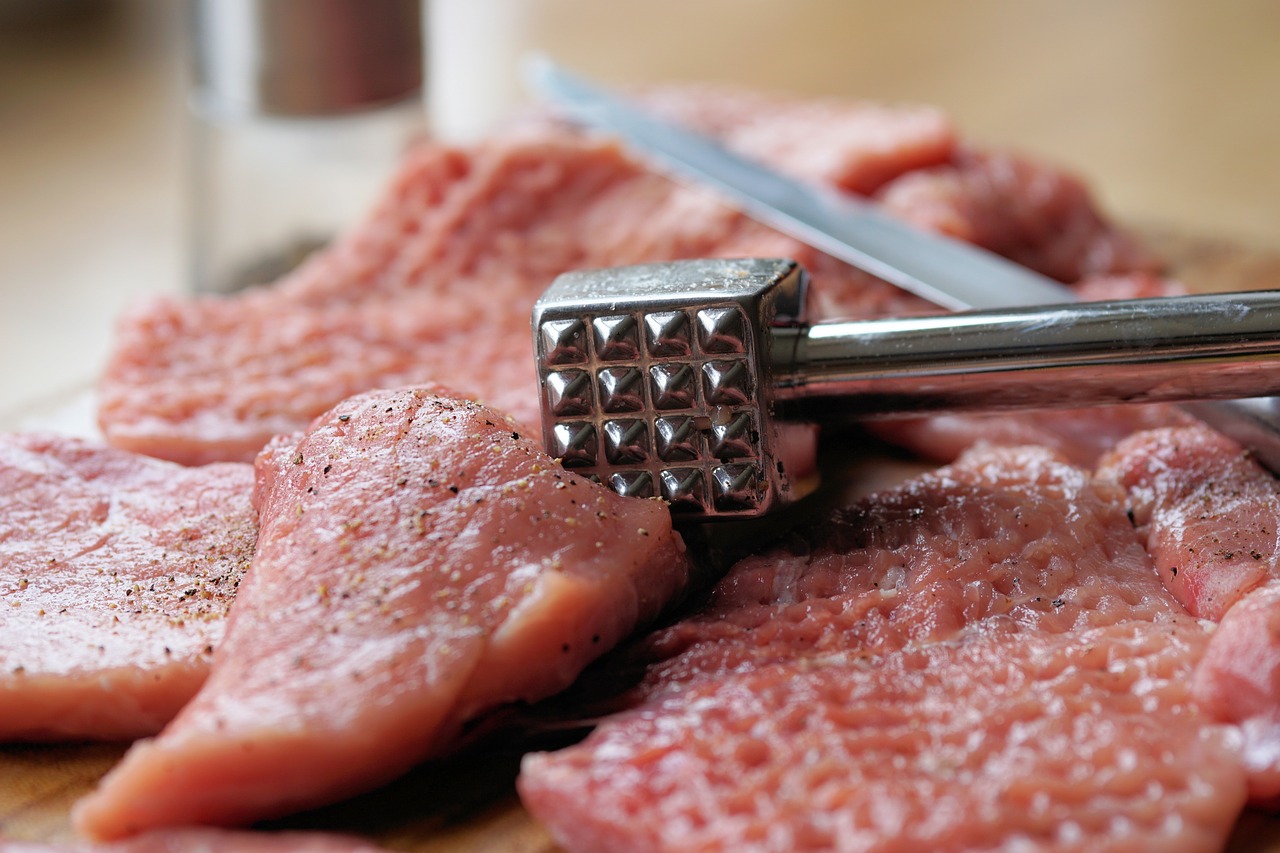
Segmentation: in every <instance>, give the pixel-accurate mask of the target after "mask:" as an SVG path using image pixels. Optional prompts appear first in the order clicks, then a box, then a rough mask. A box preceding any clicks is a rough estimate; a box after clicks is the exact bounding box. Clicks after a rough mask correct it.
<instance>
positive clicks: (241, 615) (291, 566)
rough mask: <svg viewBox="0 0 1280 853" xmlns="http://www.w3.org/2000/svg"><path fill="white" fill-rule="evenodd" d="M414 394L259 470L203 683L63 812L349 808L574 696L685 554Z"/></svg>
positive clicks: (119, 818) (491, 417) (435, 400)
mask: <svg viewBox="0 0 1280 853" xmlns="http://www.w3.org/2000/svg"><path fill="white" fill-rule="evenodd" d="M518 429H519V427H518V426H517V425H516V424H515V423H514V421H511V420H509V419H507V418H506V417H504V416H502V415H499V414H497V413H495V412H493V411H492V410H489V409H486V408H485V407H483V406H480V405H478V404H476V403H472V402H467V401H463V400H457V399H452V398H448V397H441V396H436V395H435V394H434V393H432V392H430V391H428V390H424V389H418V388H413V389H405V390H400V391H387V392H370V393H368V394H365V395H361V396H358V397H355V398H353V399H350V400H347V401H344V402H343V403H341V404H339V405H338V406H337V407H335V408H334V409H333V410H331V411H329V412H327V413H326V414H324V415H322V416H321V417H320V418H318V419H317V420H316V421H315V422H314V423H313V424H312V426H311V427H310V429H309V430H308V431H307V432H306V433H305V434H303V435H299V436H295V437H293V438H292V439H287V438H284V439H279V440H277V441H275V442H273V444H272V445H271V446H269V447H268V448H267V449H266V450H264V452H263V453H262V455H261V456H260V457H259V459H258V463H257V487H256V490H255V501H256V503H257V505H258V508H259V513H260V523H261V535H260V537H259V542H258V549H257V553H256V554H255V556H254V562H253V566H252V570H251V571H250V573H249V576H248V578H247V579H246V582H245V583H244V585H243V586H242V588H241V591H240V594H239V596H238V598H237V601H236V607H235V609H234V612H233V615H232V619H231V623H230V625H229V626H228V630H227V636H226V640H225V642H224V644H223V646H222V647H220V649H219V651H218V654H217V656H216V658H215V662H214V668H213V672H212V674H211V675H210V677H209V680H208V681H207V683H206V684H205V686H204V687H203V688H202V689H201V691H200V693H199V694H198V695H197V696H196V697H195V699H193V700H192V701H191V703H190V704H188V705H187V706H186V707H185V708H184V709H183V711H182V713H181V714H180V715H179V716H178V717H177V718H176V719H175V720H174V721H173V723H172V724H170V726H169V727H167V728H166V729H165V731H164V732H162V733H161V734H160V736H159V737H157V738H156V739H154V740H151V741H144V742H141V743H139V744H137V745H135V746H134V748H133V749H132V750H130V752H129V753H128V754H127V755H126V756H125V758H124V760H123V762H122V763H121V764H120V765H119V766H118V767H117V768H115V769H114V770H113V771H112V772H111V773H110V774H108V775H107V777H106V778H105V779H104V781H103V782H102V784H101V786H100V787H99V788H98V790H97V791H96V792H94V793H93V794H91V795H90V796H89V797H88V798H86V799H85V800H84V801H82V802H81V803H80V804H79V805H78V807H77V809H76V811H75V815H74V817H75V823H76V825H77V827H78V828H79V829H80V830H81V831H83V832H85V833H87V834H89V835H90V836H92V837H96V838H102V839H111V838H118V837H121V836H124V835H129V834H132V833H136V832H139V831H142V830H145V829H147V828H150V827H158V826H176V825H182V824H191V823H201V824H238V823H247V822H249V821H253V820H256V819H260V818H266V817H271V816H278V815H283V814H288V813H291V812H294V811H297V810H300V809H303V808H307V807H310V806H316V805H319V804H322V803H327V802H332V801H335V800H339V799H342V798H344V797H347V796H349V795H352V794H354V793H357V792H359V791H363V790H367V789H369V788H372V787H375V786H377V785H379V784H381V783H383V782H386V781H389V780H390V779H393V778H394V777H396V776H398V775H399V774H401V773H402V772H404V771H405V770H407V769H409V768H410V767H411V766H413V765H414V764H416V763H418V762H420V761H422V760H423V759H425V758H428V757H430V756H434V755H438V754H440V753H442V752H445V751H447V750H449V749H451V748H453V747H455V746H456V743H457V737H458V735H459V733H460V731H461V730H462V727H463V725H464V724H466V723H467V722H468V721H470V720H472V719H474V718H476V717H477V716H478V715H480V714H483V713H484V712H486V711H488V710H490V709H492V708H494V707H496V706H499V705H502V704H505V703H510V702H520V701H532V700H535V699H539V698H542V697H544V696H547V695H549V694H551V693H555V692H556V691H558V690H561V689H562V688H564V687H565V686H567V685H568V684H569V683H570V682H571V681H572V680H573V679H574V678H575V677H576V676H577V675H578V673H579V671H580V670H581V669H582V668H583V667H584V666H585V665H586V664H587V663H588V662H589V661H591V660H592V659H594V658H595V657H596V656H598V655H599V654H601V653H603V652H604V651H605V650H607V649H608V648H610V647H611V646H613V645H614V644H616V643H617V642H618V641H619V640H620V639H622V638H623V637H624V636H626V635H627V634H628V633H629V632H630V631H631V630H632V629H633V628H635V627H636V625H637V624H640V623H643V622H646V621H648V620H651V619H652V618H653V617H655V616H656V615H657V614H658V612H659V611H660V610H661V609H662V608H663V607H664V606H666V605H667V604H668V603H669V602H670V601H671V599H672V598H673V597H674V596H675V595H676V594H677V592H678V591H679V590H680V589H681V588H682V587H683V585H684V584H685V582H686V579H687V576H688V563H687V561H686V558H685V556H684V551H683V543H682V541H681V539H680V537H679V536H678V535H676V534H675V533H674V532H673V531H672V529H671V521H670V515H669V513H668V512H667V510H666V508H665V507H664V506H663V505H662V504H661V503H659V502H656V501H645V500H637V499H628V498H622V497H619V496H618V495H616V494H614V493H613V492H612V491H610V490H608V489H605V488H603V487H601V486H599V485H596V484H593V483H592V482H590V481H588V480H586V479H584V478H582V477H579V476H577V475H575V474H571V473H568V472H566V471H565V470H564V469H562V468H561V467H560V466H559V465H558V464H556V463H555V462H554V461H553V460H551V459H550V458H548V457H547V456H546V455H545V454H544V453H543V452H542V451H541V450H540V449H539V442H537V441H535V440H534V439H532V438H527V437H524V436H522V435H520V434H519V432H518Z"/></svg>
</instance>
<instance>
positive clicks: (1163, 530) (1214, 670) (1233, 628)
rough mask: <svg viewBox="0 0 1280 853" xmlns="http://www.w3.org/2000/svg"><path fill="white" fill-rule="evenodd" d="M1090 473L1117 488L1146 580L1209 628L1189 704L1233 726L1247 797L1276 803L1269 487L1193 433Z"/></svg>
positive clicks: (1161, 433) (1235, 457) (1278, 726)
mask: <svg viewBox="0 0 1280 853" xmlns="http://www.w3.org/2000/svg"><path fill="white" fill-rule="evenodd" d="M1100 473H1101V474H1102V475H1103V476H1107V477H1110V478H1112V479H1114V480H1115V481H1117V482H1118V483H1120V484H1121V485H1123V486H1124V487H1125V488H1126V489H1127V490H1128V497H1129V506H1130V512H1131V513H1132V514H1133V518H1134V523H1135V524H1136V525H1137V527H1138V532H1139V534H1140V535H1141V536H1142V537H1144V539H1145V540H1146V543H1147V550H1148V551H1150V552H1151V556H1152V558H1153V560H1154V562H1155V567H1156V571H1157V572H1158V574H1159V576H1160V579H1161V580H1162V581H1163V582H1164V584H1165V586H1167V587H1168V588H1169V589H1170V590H1171V591H1172V592H1173V594H1174V595H1176V596H1177V597H1178V600H1179V601H1181V602H1182V603H1183V604H1184V605H1185V606H1186V607H1187V609H1188V610H1189V611H1190V612H1192V613H1193V614H1195V615H1197V616H1202V617H1204V618H1206V619H1212V620H1214V621H1215V622H1219V623H1220V624H1219V625H1218V628H1217V630H1216V631H1215V632H1214V634H1213V639H1212V641H1211V642H1210V644H1209V648H1208V650H1207V651H1206V652H1205V656H1204V659H1203V660H1202V661H1201V662H1200V666H1199V668H1198V669H1197V671H1196V678H1195V692H1196V698H1197V699H1199V701H1200V704H1201V705H1202V706H1203V707H1204V708H1205V710H1206V711H1207V712H1208V713H1209V714H1210V715H1211V716H1212V717H1213V718H1215V719H1218V720H1221V721H1223V722H1227V723H1232V724H1233V725H1236V726H1238V727H1239V729H1240V732H1241V733H1242V736H1243V739H1244V757H1245V763H1246V766H1247V767H1248V769H1249V793H1250V798H1251V799H1252V800H1253V801H1254V802H1256V803H1260V804H1264V805H1268V806H1272V807H1274V806H1275V805H1276V804H1277V803H1280V547H1278V545H1277V537H1278V536H1280V532H1278V531H1280V483H1278V482H1277V481H1276V478H1275V477H1273V476H1272V475H1271V474H1270V473H1268V472H1267V471H1266V470H1264V469H1263V468H1262V466H1260V465H1259V464H1258V463H1257V461H1256V460H1254V459H1253V457H1252V456H1251V455H1250V454H1249V453H1247V452H1246V451H1245V450H1244V449H1243V448H1242V447H1240V445H1238V444H1236V443H1235V442H1233V441H1231V440H1230V439H1228V438H1226V437H1224V436H1222V435H1219V434H1218V433H1216V432H1214V431H1213V430H1210V429H1208V428H1207V427H1204V426H1193V427H1186V428H1182V429H1163V430H1154V431H1151V432H1146V433H1139V434H1137V435H1134V436H1133V437H1131V438H1129V439H1128V440H1126V441H1124V442H1122V443H1121V444H1120V445H1119V446H1118V447H1117V448H1116V449H1115V452H1113V453H1112V454H1110V455H1109V456H1108V457H1107V458H1106V459H1105V460H1104V462H1103V464H1102V466H1101V468H1100Z"/></svg>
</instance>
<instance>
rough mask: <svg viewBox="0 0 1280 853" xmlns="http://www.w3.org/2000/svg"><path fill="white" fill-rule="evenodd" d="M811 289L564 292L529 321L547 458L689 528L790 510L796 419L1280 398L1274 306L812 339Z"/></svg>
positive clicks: (878, 330) (714, 265)
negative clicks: (789, 444) (786, 429)
mask: <svg viewBox="0 0 1280 853" xmlns="http://www.w3.org/2000/svg"><path fill="white" fill-rule="evenodd" d="M806 287H807V276H806V274H805V272H804V271H803V270H802V269H801V268H800V267H799V266H798V265H797V264H796V263H795V262H794V261H790V260H785V259H777V258H763V259H748V260H694V261H677V262H672V263H665V264H645V265H641V266H633V267H618V268H614V269H606V270H592V271H582V272H572V273H566V274H565V275H562V276H560V277H559V278H558V279H556V281H555V283H554V284H552V286H551V287H550V288H549V289H548V290H547V291H546V293H544V294H543V296H542V298H541V299H539V300H538V302H537V304H536V305H535V306H534V309H533V330H534V339H535V346H534V348H535V351H536V357H537V370H538V378H539V381H540V383H541V399H542V429H543V438H544V442H545V444H546V447H547V450H548V452H549V453H550V454H551V455H552V456H556V457H559V458H560V459H561V460H562V461H563V463H564V466H565V467H566V468H570V469H573V470H576V471H579V472H581V473H583V474H587V475H589V476H593V477H595V478H596V479H598V480H600V481H601V482H603V483H607V484H608V485H610V486H612V487H613V488H614V489H615V490H616V491H617V492H619V493H620V494H623V495H630V496H636V497H658V498H662V499H664V500H666V501H667V502H668V503H669V504H670V505H671V511H672V513H673V514H674V515H675V516H677V517H678V518H681V519H683V520H708V519H717V518H741V517H744V516H748V517H749V516H755V515H760V514H762V513H764V512H767V511H768V510H770V509H772V508H773V507H775V506H777V505H779V504H782V503H787V502H789V501H791V500H794V499H796V498H797V497H798V496H799V492H800V488H798V487H797V483H796V481H795V478H794V477H793V476H791V472H789V471H788V470H787V469H786V465H785V463H784V462H783V461H782V460H781V459H780V455H779V451H780V443H779V431H780V429H781V428H782V427H783V425H784V423H785V422H786V421H787V420H789V419H800V420H835V419H839V420H848V419H850V418H868V417H884V416H895V415H896V416H902V415H919V414H927V413H930V412H939V411H974V410H985V411H996V410H1016V409H1030V408H1049V407H1072V406H1087V405H1097V404H1103V403H1120V402H1124V403H1139V402H1174V401H1186V400H1207V399H1231V398H1237V397H1252V396H1266V395H1274V394H1277V393H1280V292H1277V291H1256V292H1252V293H1239V294H1214V295H1209V296H1183V297H1171V298H1163V299H1134V300H1123V301H1116V302H1093V303H1070V304H1067V305H1046V306H1039V307H1031V308H1013V309H1008V310H1004V311H988V312H962V313H957V314H946V315H942V316H934V317H910V318H903V319H892V320H863V321H849V322H830V323H819V324H814V325H810V324H808V323H806V322H805V317H804V305H805V293H806ZM806 485H808V484H806Z"/></svg>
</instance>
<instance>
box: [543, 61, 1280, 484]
mask: <svg viewBox="0 0 1280 853" xmlns="http://www.w3.org/2000/svg"><path fill="white" fill-rule="evenodd" d="M526 78H527V80H528V82H529V84H530V86H531V87H532V88H533V90H534V91H535V92H536V93H537V94H539V95H540V96H541V97H542V98H544V99H545V100H546V101H548V102H549V103H550V104H552V105H553V106H554V107H556V108H558V109H559V110H561V111H563V112H564V114H565V115H566V117H568V118H570V119H571V120H573V121H575V122H576V123H578V124H581V125H583V126H587V127H591V128H595V129H599V130H604V131H608V132H610V133H613V134H616V135H617V136H619V137H620V138H621V139H623V140H624V141H625V142H626V143H627V144H628V145H629V146H630V147H631V148H633V149H634V150H635V151H637V152H638V153H640V154H641V155H644V156H646V157H647V158H648V159H650V160H651V161H652V162H653V163H654V164H655V165H656V166H657V167H658V168H659V169H660V170H661V171H663V172H664V173H666V174H668V175H670V176H671V177H673V178H676V179H678V180H682V181H684V182H691V183H693V184H695V185H697V186H701V187H707V188H710V189H712V190H714V191H716V192H717V193H718V194H719V195H720V196H721V197H723V198H724V199H726V200H727V201H729V202H730V203H732V204H733V205H734V206H735V207H737V208H738V209H739V210H741V211H742V212H743V213H745V214H746V215H748V216H750V217H751V218H753V219H756V220H757V221H759V222H762V223H764V224H765V225H769V226H770V227H772V228H775V229H777V230H778V231H780V232H782V233H784V234H787V235H789V236H791V237H794V238H795V239H798V240H800V241H801V242H803V243H805V244H807V245H810V246H813V247H814V248H816V249H819V250H821V251H823V252H826V253H827V254H829V255H831V256H833V257H836V258H839V259H840V260H842V261H845V262H846V263H849V264H851V265H852V266H855V267H857V268H858V269H861V270H864V271H866V272H868V273H871V274H872V275H875V276H876V277H878V278H881V279H884V280H885V281H888V282H890V283H892V284H895V285H897V286H898V287H901V288H903V289H904V290H907V291H909V292H911V293H914V294H916V295H917V296H920V297H922V298H924V299H926V300H928V301H930V302H933V303H934V304H936V305H940V306H943V307H945V308H950V309H970V308H977V309H996V308H1011V307H1025V306H1035V305H1045V304H1056V303H1063V302H1070V301H1073V300H1075V299H1076V296H1075V293H1074V292H1073V291H1072V290H1071V289H1070V288H1068V287H1066V286H1065V285H1063V284H1061V283H1059V282H1057V281H1055V280H1053V279H1051V278H1048V277H1047V276H1043V275H1041V274H1039V273H1037V272H1035V271H1033V270H1030V269H1028V268H1026V267H1023V266H1021V265H1019V264H1016V263H1013V262H1012V261H1009V260H1007V259H1005V258H1002V257H1000V256H999V255H996V254H994V253H992V252H988V251H986V250H985V249H981V248H979V247H977V246H974V245H972V244H969V243H965V242H963V241H960V240H956V239H952V238H949V237H946V236H943V235H940V234H936V233H932V232H928V231H924V230H922V229H919V228H916V227H914V226H912V225H910V224H908V223H906V222H904V221H902V220H899V219H896V218H894V217H892V216H889V215H888V214H886V213H884V212H882V211H881V210H879V209H878V208H877V207H876V206H875V205H873V204H871V203H869V202H865V201H862V200H860V199H858V198H856V197H854V196H852V195H849V194H847V193H840V192H837V191H836V190H834V189H831V188H828V187H823V186H819V185H816V184H808V183H804V182H801V181H798V180H796V179H794V178H791V177H789V176H787V175H784V174H782V173H781V172H778V171H777V170H775V169H772V168H770V167H768V166H766V165H764V164H762V163H759V162H756V161H754V160H751V159H748V158H746V157H743V156H741V155H739V154H736V153H734V152H733V151H730V150H729V149H728V148H726V147H724V146H723V145H721V144H720V143H719V142H717V141H716V140H714V139H712V138H710V137H708V136H706V135H704V134H701V133H698V132H696V131H693V130H690V129H688V128H685V127H682V126H680V125H677V124H674V123H671V122H668V121H665V120H663V119H660V118H658V117H656V116H653V115H651V114H649V113H648V112H646V111H645V110H643V109H642V108H639V107H636V106H633V105H632V104H630V103H629V102H628V101H627V100H625V99H624V98H622V97H620V96H618V95H615V94H613V93H612V92H609V91H608V90H606V89H604V88H603V87H600V86H598V85H596V84H594V83H590V82H588V81H586V80H584V79H583V78H581V77H579V76H577V75H575V74H572V73H570V72H569V71H566V70H565V69H563V68H561V67H559V66H557V65H556V64H555V63H554V62H552V61H551V60H549V59H547V58H545V57H536V58H533V59H531V60H530V61H529V62H528V63H527V64H526ZM1183 408H1184V409H1185V410H1186V411H1188V412H1189V413H1191V414H1192V415H1193V416H1195V417H1197V418H1199V419H1201V420H1203V421H1205V422H1206V423H1208V424H1209V425H1210V426H1212V427H1213V428H1215V429H1217V430H1219V431H1220V432H1222V433H1224V434H1225V435H1227V436H1229V437H1230V438H1232V439H1234V440H1235V441H1237V442H1239V443H1240V444H1242V445H1244V446H1245V447H1247V448H1249V449H1250V451H1251V452H1252V453H1253V455H1254V457H1255V458H1257V459H1258V461H1259V462H1261V463H1262V464H1263V465H1265V466H1266V467H1267V468H1269V469H1270V470H1272V471H1274V472H1280V398H1277V397H1260V398H1255V399H1249V400H1227V401H1213V402H1197V403H1187V404H1183Z"/></svg>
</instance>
